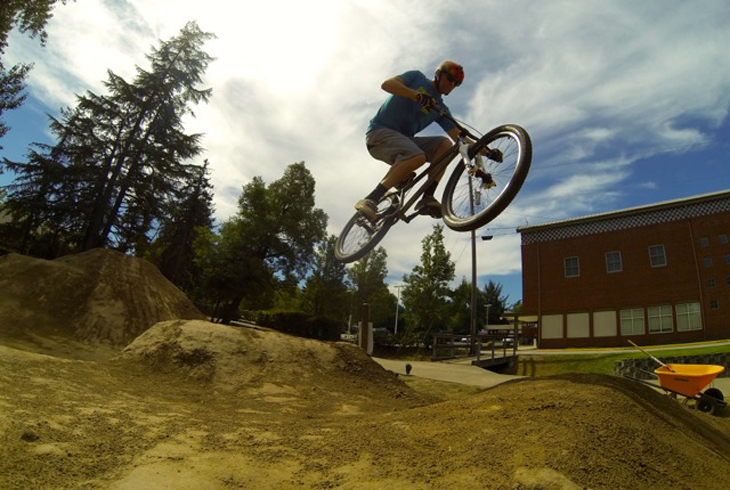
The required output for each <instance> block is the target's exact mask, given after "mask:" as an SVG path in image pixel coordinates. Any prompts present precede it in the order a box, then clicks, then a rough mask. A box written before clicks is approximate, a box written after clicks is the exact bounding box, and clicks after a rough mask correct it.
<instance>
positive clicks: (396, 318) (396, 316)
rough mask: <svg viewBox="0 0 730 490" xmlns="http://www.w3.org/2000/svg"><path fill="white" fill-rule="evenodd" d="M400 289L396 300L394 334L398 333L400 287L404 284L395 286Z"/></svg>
mask: <svg viewBox="0 0 730 490" xmlns="http://www.w3.org/2000/svg"><path fill="white" fill-rule="evenodd" d="M393 287H395V288H396V289H397V290H398V296H397V297H396V300H395V328H394V330H393V335H395V334H397V333H398V310H400V288H402V287H403V286H402V285H401V286H393Z"/></svg>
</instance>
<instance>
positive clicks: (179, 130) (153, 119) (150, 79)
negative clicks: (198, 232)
mask: <svg viewBox="0 0 730 490" xmlns="http://www.w3.org/2000/svg"><path fill="white" fill-rule="evenodd" d="M212 37H214V36H213V35H212V34H209V33H205V32H202V31H201V30H200V29H199V28H198V26H197V25H196V24H195V23H189V24H187V25H186V26H185V27H184V28H183V29H182V30H181V32H180V34H179V35H178V36H177V37H174V38H172V39H171V40H170V41H167V42H163V43H162V44H161V46H160V48H159V49H154V50H153V53H152V54H151V55H149V56H148V57H147V58H148V59H149V61H150V64H151V68H150V70H143V69H141V68H138V69H137V77H136V78H135V81H134V83H131V84H130V83H127V82H126V81H125V80H124V79H123V78H121V77H119V76H117V75H115V74H114V73H112V72H111V71H110V72H109V78H108V80H107V82H106V83H105V85H106V87H107V88H108V90H109V95H97V94H94V93H92V92H87V93H86V94H85V95H83V96H79V97H77V100H78V104H77V106H76V107H75V108H74V109H65V110H63V111H62V112H61V118H60V119H55V118H51V119H52V120H51V131H52V132H53V133H54V134H55V135H56V137H57V139H58V142H57V143H56V144H55V145H54V146H52V147H51V146H43V145H37V146H38V147H39V149H40V150H42V152H36V153H34V154H33V157H32V158H31V162H29V163H28V164H18V163H13V162H8V161H7V160H5V161H4V163H3V165H4V166H5V167H6V168H9V169H10V170H12V171H14V172H15V173H16V174H20V177H19V179H17V180H18V182H17V184H16V185H14V186H13V187H11V189H10V192H9V196H8V201H10V203H11V208H12V211H13V213H14V216H16V217H17V216H32V215H33V213H34V212H35V209H34V208H33V206H34V204H35V203H36V202H38V201H40V200H41V199H40V198H41V197H42V198H43V200H45V201H46V205H47V207H48V208H49V209H48V210H47V211H46V213H47V217H49V218H53V219H54V220H55V221H54V222H53V223H52V224H51V225H50V226H52V227H57V228H63V227H64V226H67V228H66V230H65V231H66V235H67V237H66V239H67V241H68V242H69V244H68V247H67V248H69V249H71V250H74V249H75V250H88V249H90V248H93V247H99V246H113V247H116V248H118V249H120V250H123V251H130V252H135V253H137V254H139V255H142V254H144V252H145V250H146V249H147V247H148V245H149V241H150V236H149V234H150V232H151V231H152V230H153V229H154V228H155V226H156V225H155V223H160V222H164V221H165V220H166V219H167V218H168V217H169V214H168V213H169V211H170V208H171V206H172V205H173V204H174V203H176V202H177V194H178V192H179V189H180V187H181V186H182V185H185V183H186V182H190V181H191V180H193V179H195V178H196V176H197V175H198V171H197V170H196V169H195V166H193V165H190V164H185V163H184V162H185V161H186V160H188V159H191V158H193V157H195V156H196V155H198V154H199V153H201V152H202V147H201V146H200V144H199V141H200V138H201V135H197V134H192V135H189V134H185V133H184V131H183V127H182V118H183V117H184V116H185V115H186V114H192V110H191V108H190V106H191V105H192V104H197V103H200V102H204V101H207V100H208V98H209V97H210V94H211V91H210V89H205V90H202V89H198V88H197V85H198V84H199V83H200V82H201V80H202V76H203V73H204V71H205V69H206V68H207V66H208V64H209V63H210V61H211V60H212V59H211V58H210V56H208V55H207V54H206V53H204V52H203V51H202V45H203V43H204V42H205V41H207V40H209V39H211V38H212ZM47 162H48V163H47ZM48 168H52V169H53V173H52V175H49V173H48V172H47V171H45V170H47V169H48ZM59 169H60V170H59ZM50 177H52V179H50ZM37 180H38V181H39V182H36V181H37ZM46 181H50V182H51V185H45V184H46ZM38 192H45V195H43V196H40V195H39V194H38ZM70 224H73V226H69V225H70Z"/></svg>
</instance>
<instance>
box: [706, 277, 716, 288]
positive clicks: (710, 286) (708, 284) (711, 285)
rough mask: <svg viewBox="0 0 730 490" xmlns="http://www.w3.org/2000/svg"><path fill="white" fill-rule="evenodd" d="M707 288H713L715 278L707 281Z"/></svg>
mask: <svg viewBox="0 0 730 490" xmlns="http://www.w3.org/2000/svg"><path fill="white" fill-rule="evenodd" d="M707 287H708V288H714V287H715V278H714V277H711V278H709V279H708V280H707Z"/></svg>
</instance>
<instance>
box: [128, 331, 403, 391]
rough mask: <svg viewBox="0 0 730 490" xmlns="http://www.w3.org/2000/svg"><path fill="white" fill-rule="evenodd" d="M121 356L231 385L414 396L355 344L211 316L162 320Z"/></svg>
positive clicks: (161, 369) (224, 386)
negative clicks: (243, 325) (230, 323)
mask: <svg viewBox="0 0 730 490" xmlns="http://www.w3.org/2000/svg"><path fill="white" fill-rule="evenodd" d="M119 360H120V361H122V362H135V363H139V364H142V365H144V366H147V368H148V370H149V371H150V372H158V373H169V374H179V375H182V376H184V377H186V378H190V379H193V380H196V381H200V382H204V383H211V384H212V385H213V386H214V387H215V389H221V388H222V389H225V390H227V391H234V390H242V389H243V390H250V389H253V388H257V387H259V388H260V387H262V386H269V387H270V388H271V387H272V386H274V385H275V386H277V387H279V388H277V389H279V390H284V391H291V392H297V393H299V394H305V393H308V392H310V391H312V390H313V389H318V390H327V391H337V392H342V391H343V390H344V391H348V390H349V391H352V390H357V391H359V392H362V393H363V394H367V395H368V396H371V395H375V394H377V395H385V396H393V397H408V396H414V395H413V393H412V391H411V390H410V389H409V388H408V387H407V386H405V384H404V383H402V382H401V381H400V380H399V379H398V378H397V376H396V375H394V374H393V373H391V372H389V371H386V370H385V369H383V368H382V367H381V366H380V365H379V364H378V363H376V362H375V361H373V360H372V359H371V358H370V357H368V356H367V355H366V354H365V353H364V352H363V351H362V350H361V349H359V348H357V347H356V346H354V345H351V344H346V343H343V342H321V341H318V340H312V339H305V338H301V337H295V336H291V335H286V334H282V333H280V332H276V331H273V330H268V329H253V328H241V327H231V326H226V325H220V324H216V323H210V322H207V321H197V320H196V321H182V320H179V321H166V322H160V323H158V324H156V325H154V326H153V327H152V328H150V329H149V330H147V331H146V332H144V333H143V334H142V335H140V336H139V337H138V338H136V339H135V340H134V341H133V342H132V343H131V344H129V345H128V346H127V347H126V348H125V349H124V350H123V351H122V353H121V354H120V356H119Z"/></svg>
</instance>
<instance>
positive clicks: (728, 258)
mask: <svg viewBox="0 0 730 490" xmlns="http://www.w3.org/2000/svg"><path fill="white" fill-rule="evenodd" d="M722 260H723V262H725V265H730V255H725V256H724V257H723V258H722Z"/></svg>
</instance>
